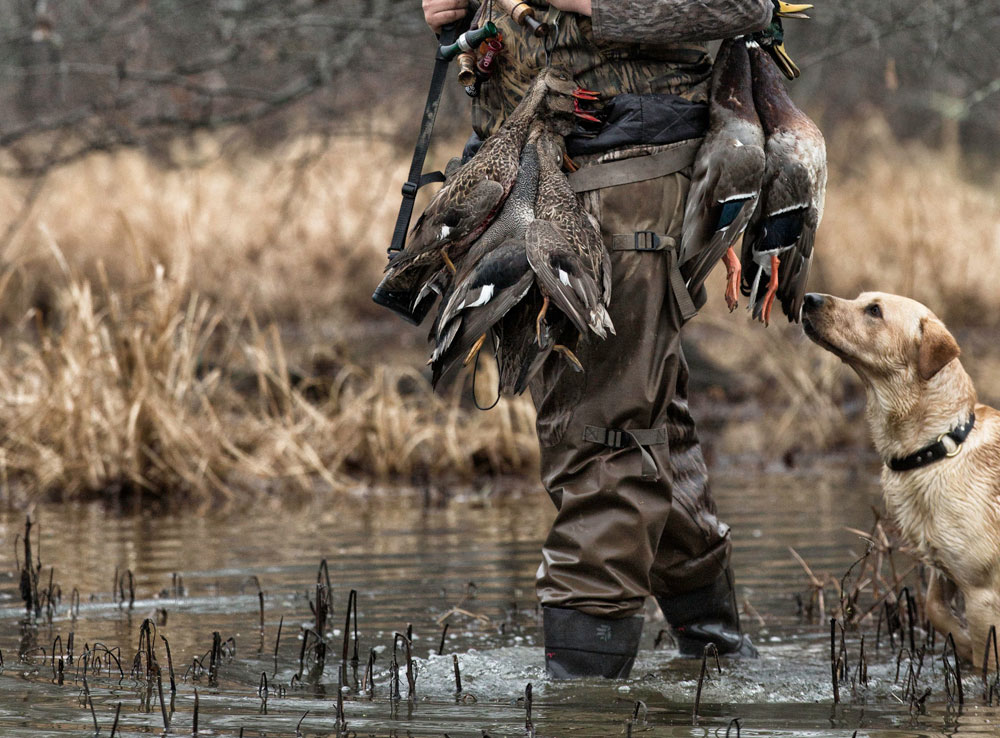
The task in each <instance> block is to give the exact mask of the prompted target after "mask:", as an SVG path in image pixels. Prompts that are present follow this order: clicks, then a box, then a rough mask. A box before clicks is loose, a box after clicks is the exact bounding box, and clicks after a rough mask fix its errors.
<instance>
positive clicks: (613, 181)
mask: <svg viewBox="0 0 1000 738" xmlns="http://www.w3.org/2000/svg"><path fill="white" fill-rule="evenodd" d="M702 140H703V139H700V138H689V139H688V140H687V141H681V142H679V143H676V144H670V148H667V149H664V150H663V151H658V152H656V153H655V154H649V155H648V156H634V157H632V158H631V159H622V160H621V161H608V162H604V163H603V164H592V165H590V166H586V165H585V166H582V167H580V169H578V170H577V171H575V172H571V173H570V174H569V175H568V176H567V179H569V183H570V185H571V186H572V187H573V191H574V192H588V191H590V190H601V189H604V188H605V187H617V186H618V185H624V184H631V183H632V182H642V181H644V180H647V179H656V178H657V177H665V176H667V175H668V174H673V173H674V172H679V171H681V170H682V169H686V168H687V167H689V166H691V165H692V164H694V158H695V156H696V155H697V153H698V148H699V147H700V146H701V142H702Z"/></svg>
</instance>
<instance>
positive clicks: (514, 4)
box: [494, 0, 549, 38]
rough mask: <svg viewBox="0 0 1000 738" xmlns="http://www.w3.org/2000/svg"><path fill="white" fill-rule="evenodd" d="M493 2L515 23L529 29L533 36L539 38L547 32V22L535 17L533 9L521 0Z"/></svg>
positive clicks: (495, 0) (498, 0)
mask: <svg viewBox="0 0 1000 738" xmlns="http://www.w3.org/2000/svg"><path fill="white" fill-rule="evenodd" d="M494 2H495V3H496V4H497V6H498V7H499V8H500V9H501V10H503V12H505V13H506V14H507V15H509V16H510V17H511V19H512V20H513V21H514V22H515V23H517V25H519V26H522V27H524V28H526V29H528V30H529V31H531V34H532V35H533V36H536V37H538V38H541V37H542V36H547V35H548V34H549V25H548V23H542V22H540V21H539V20H538V19H537V18H535V9H534V8H533V7H531V6H530V5H528V3H526V2H524V1H523V0H494Z"/></svg>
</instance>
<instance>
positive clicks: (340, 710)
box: [335, 674, 347, 732]
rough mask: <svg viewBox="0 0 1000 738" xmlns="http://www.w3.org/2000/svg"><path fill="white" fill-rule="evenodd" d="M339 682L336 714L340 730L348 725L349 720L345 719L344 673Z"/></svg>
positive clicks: (337, 725) (337, 726)
mask: <svg viewBox="0 0 1000 738" xmlns="http://www.w3.org/2000/svg"><path fill="white" fill-rule="evenodd" d="M338 682H339V683H338V684H337V715H336V723H335V725H336V728H337V731H338V732H339V731H340V730H341V729H342V728H343V727H344V726H346V725H347V721H346V720H345V719H344V680H343V674H341V678H340V679H339V680H338Z"/></svg>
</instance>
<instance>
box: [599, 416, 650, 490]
mask: <svg viewBox="0 0 1000 738" xmlns="http://www.w3.org/2000/svg"><path fill="white" fill-rule="evenodd" d="M583 440H585V441H590V442H591V443H599V444H601V445H602V446H607V447H608V448H631V447H632V446H636V447H638V449H639V453H640V454H642V478H643V479H645V480H647V481H653V482H655V481H656V480H657V479H659V478H660V473H659V470H658V469H657V468H656V460H655V459H654V458H653V455H652V454H651V453H649V451H648V450H647V449H646V446H659V445H662V444H664V443H666V442H667V429H666V427H663V428H629V429H628V430H625V429H622V428H601V427H599V426H596V425H588V426H587V427H586V428H584V430H583Z"/></svg>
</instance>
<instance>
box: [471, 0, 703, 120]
mask: <svg viewBox="0 0 1000 738" xmlns="http://www.w3.org/2000/svg"><path fill="white" fill-rule="evenodd" d="M532 5H533V6H535V17H536V18H538V19H539V20H540V21H544V22H546V23H548V24H549V26H550V28H551V31H550V33H549V36H548V38H546V39H540V38H535V37H534V36H531V35H530V34H529V33H528V32H527V31H526V30H524V29H522V28H521V27H519V26H518V25H517V24H516V23H514V21H513V20H511V19H510V17H509V16H507V15H506V14H504V13H503V12H502V11H501V10H500V9H499V8H496V9H495V10H494V11H493V13H492V20H493V22H494V23H495V24H496V26H497V28H499V29H500V32H501V34H502V35H503V44H504V49H503V53H502V54H501V57H500V61H499V63H498V64H497V65H496V69H495V71H494V72H493V76H492V77H490V79H488V80H486V81H485V82H483V84H482V87H481V88H480V94H479V97H478V98H475V99H474V100H473V104H472V126H473V128H474V129H475V131H476V133H477V134H478V135H479V137H480V138H481V139H486V138H487V137H488V136H490V135H491V134H493V133H494V132H495V131H496V129H497V128H499V127H500V125H501V124H502V123H503V121H504V119H505V118H506V117H507V116H508V115H509V114H510V113H511V112H512V111H513V110H514V108H515V107H517V104H518V103H519V102H520V101H521V98H522V97H523V96H524V93H525V91H526V90H527V89H528V87H529V86H530V85H531V82H532V81H533V80H534V79H535V77H536V76H537V75H538V72H539V71H540V70H541V69H542V68H543V67H545V66H546V65H547V64H551V65H553V66H562V67H565V68H566V69H569V70H571V71H572V72H573V74H574V76H575V78H576V80H577V82H579V83H580V86H581V87H584V88H586V89H588V90H593V91H595V92H598V93H600V95H601V96H602V97H603V98H610V97H613V96H615V95H618V94H621V93H623V92H634V93H639V94H649V93H660V94H672V95H678V96H681V97H684V98H686V99H688V100H691V101H694V102H707V100H708V81H709V78H710V76H711V73H712V59H711V57H710V56H709V53H708V50H707V49H706V48H705V45H704V44H702V43H697V42H675V43H656V44H652V43H619V42H610V41H601V40H598V39H597V38H595V35H594V32H593V27H592V25H591V19H590V18H588V17H586V16H583V15H578V14H576V13H564V12H562V11H558V10H555V9H553V8H550V7H548V6H545V7H544V8H541V7H538V6H537V5H536V4H535V3H532ZM629 5H631V4H629ZM488 8H489V3H488V2H487V3H484V4H483V5H482V6H481V8H480V13H479V15H478V17H477V21H478V22H480V23H482V22H485V21H486V20H489V19H491V18H490V17H488V16H487V12H488ZM546 47H547V48H548V52H546Z"/></svg>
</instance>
